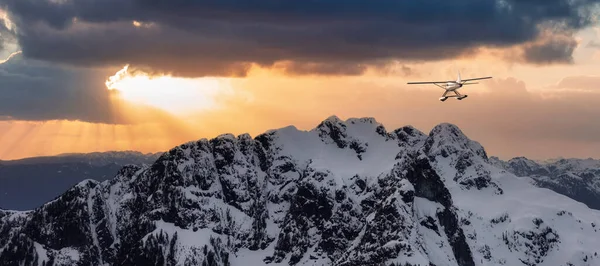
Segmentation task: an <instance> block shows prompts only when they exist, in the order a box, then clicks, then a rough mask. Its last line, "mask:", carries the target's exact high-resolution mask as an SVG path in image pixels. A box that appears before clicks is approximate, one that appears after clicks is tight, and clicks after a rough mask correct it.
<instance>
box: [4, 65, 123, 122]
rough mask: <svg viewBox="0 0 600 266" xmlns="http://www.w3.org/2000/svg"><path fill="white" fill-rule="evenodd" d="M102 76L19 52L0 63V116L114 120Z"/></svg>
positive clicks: (26, 118)
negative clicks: (29, 58) (30, 59)
mask: <svg viewBox="0 0 600 266" xmlns="http://www.w3.org/2000/svg"><path fill="white" fill-rule="evenodd" d="M100 78H101V76H98V75H96V74H95V73H93V72H92V71H89V70H85V69H84V70H81V69H80V70H77V69H70V68H61V67H57V66H53V65H49V64H48V63H43V62H32V61H29V60H22V58H21V55H17V56H15V57H13V58H12V59H11V60H10V61H8V62H7V63H5V64H0V88H2V89H1V90H2V93H0V116H1V117H3V118H4V119H9V120H12V119H22V120H51V119H71V120H85V121H93V122H111V115H110V108H109V101H108V93H107V90H106V88H103V87H101V86H103V85H104V83H103V80H102V79H100ZM96 84H97V85H96ZM0 119H2V118H0Z"/></svg>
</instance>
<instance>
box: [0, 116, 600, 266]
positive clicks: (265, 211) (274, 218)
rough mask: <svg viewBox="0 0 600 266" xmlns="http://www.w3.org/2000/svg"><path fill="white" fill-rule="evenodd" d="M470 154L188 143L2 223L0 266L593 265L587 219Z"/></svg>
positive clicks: (412, 136) (286, 133) (452, 131)
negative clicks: (108, 179)
mask: <svg viewBox="0 0 600 266" xmlns="http://www.w3.org/2000/svg"><path fill="white" fill-rule="evenodd" d="M477 145H478V143H476V142H474V141H471V140H469V139H468V138H467V137H466V136H464V134H462V132H461V131H460V130H459V129H458V128H457V127H456V126H453V125H450V124H442V125H438V126H437V127H436V128H434V130H432V132H431V133H430V134H429V135H425V134H423V133H422V132H421V131H418V130H416V129H415V128H413V127H410V126H406V127H402V128H399V129H397V130H394V131H392V132H387V131H386V130H385V128H383V126H382V125H381V124H379V123H377V122H376V121H375V120H374V119H371V118H362V119H348V120H346V121H341V120H340V119H339V118H337V117H330V118H328V119H326V120H324V121H323V122H322V123H320V124H319V125H318V126H317V127H316V128H315V129H313V130H310V131H301V130H297V129H296V128H293V127H287V128H284V129H281V130H273V131H269V132H267V133H265V134H261V135H258V136H257V137H256V138H254V139H252V138H250V137H249V136H248V135H240V136H237V137H235V136H233V135H231V134H224V135H221V136H219V137H216V138H214V139H210V140H206V139H204V140H199V141H193V142H188V143H185V144H182V145H180V146H178V147H175V148H173V149H171V150H169V151H168V152H166V153H164V154H163V155H162V156H161V157H160V158H158V159H157V160H156V162H154V163H153V164H152V165H151V166H143V167H137V166H126V167H124V168H123V169H122V170H121V171H120V172H119V174H118V175H117V176H116V177H115V178H114V179H112V180H110V181H105V182H102V183H94V182H89V181H86V182H83V183H82V184H79V185H78V186H75V187H73V188H72V189H71V190H69V191H68V192H67V193H65V194H64V195H62V196H61V197H59V198H57V199H56V200H55V201H52V202H49V203H47V204H46V205H44V206H42V207H41V208H39V209H36V210H34V211H33V212H30V213H21V214H17V213H13V212H8V211H2V212H0V265H27V266H29V265H38V264H42V265H43V264H44V263H45V264H46V265H105V264H108V265H215V266H216V265H219V266H221V265H222V266H225V265H228V266H229V265H232V266H236V265H298V266H299V265H340V266H341V265H347V266H350V265H386V266H387V265H394V266H395V265H402V266H406V265H408V266H416V265H451V266H455V265H456V266H471V265H520V263H524V264H526V265H538V264H541V263H544V262H545V263H548V262H552V263H554V262H556V264H559V265H565V264H568V263H571V264H573V265H585V264H584V263H592V264H593V263H596V264H597V263H598V261H599V260H598V257H597V256H595V255H594V254H593V252H592V251H593V248H595V247H597V246H598V245H600V241H599V240H598V239H600V237H599V236H600V233H596V231H595V230H596V224H597V223H596V222H597V221H598V220H599V218H600V214H598V213H596V212H590V210H589V209H587V208H583V207H582V206H581V204H579V205H577V204H575V203H573V202H571V201H568V199H565V198H564V197H555V196H553V194H551V193H552V192H550V191H547V190H540V189H537V188H535V187H533V186H530V185H528V184H527V183H525V182H523V181H522V180H521V179H518V178H517V177H515V176H514V175H502V176H499V175H498V173H497V172H494V167H492V166H491V165H490V164H489V163H488V162H487V161H486V159H487V157H486V156H485V152H483V153H482V151H483V148H482V147H481V146H480V145H479V146H477ZM503 189H506V190H507V191H509V192H510V194H509V193H508V192H507V193H502V191H503ZM507 194H508V195H507ZM540 198H547V199H549V200H550V201H560V204H550V205H546V206H544V208H540V207H539V206H540V204H543V202H544V201H540V200H538V199H540ZM515 202H517V203H518V204H515ZM490 206H492V207H490ZM565 208H568V211H569V214H568V215H567V212H566V211H564V209H565ZM563 211H564V212H563ZM523 213H525V214H526V215H523ZM16 217H21V218H19V219H17V218H16ZM538 219H539V220H538ZM542 221H543V222H542ZM578 221H579V222H578ZM598 223H600V222H598ZM564 225H567V226H564ZM566 236H569V237H566ZM577 241H580V242H577ZM5 247H10V248H5ZM572 247H574V248H572ZM584 259H585V262H584Z"/></svg>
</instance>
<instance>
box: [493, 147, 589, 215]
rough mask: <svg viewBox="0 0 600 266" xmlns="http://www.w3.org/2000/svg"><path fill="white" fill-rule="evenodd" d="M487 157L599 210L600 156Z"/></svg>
mask: <svg viewBox="0 0 600 266" xmlns="http://www.w3.org/2000/svg"><path fill="white" fill-rule="evenodd" d="M490 161H491V163H492V164H494V165H496V166H497V167H500V168H502V169H505V170H507V171H509V172H511V173H513V174H515V175H517V176H520V177H530V178H531V179H532V183H533V184H534V185H536V186H538V187H543V188H548V189H551V190H553V191H555V192H557V193H560V194H563V195H565V196H567V197H570V198H572V199H574V200H577V201H579V202H583V203H585V204H586V205H587V206H588V207H590V208H593V209H596V210H600V160H596V159H592V158H588V159H576V158H569V159H562V158H561V159H557V160H550V161H544V162H538V161H534V160H531V159H527V158H525V157H515V158H512V159H510V160H508V161H503V160H500V159H498V158H497V157H490Z"/></svg>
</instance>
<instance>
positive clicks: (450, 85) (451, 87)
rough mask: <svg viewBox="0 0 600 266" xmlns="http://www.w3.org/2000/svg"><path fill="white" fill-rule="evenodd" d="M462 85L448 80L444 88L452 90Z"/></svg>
mask: <svg viewBox="0 0 600 266" xmlns="http://www.w3.org/2000/svg"><path fill="white" fill-rule="evenodd" d="M462 86H463V85H462V84H460V83H456V82H448V83H446V86H445V89H446V90H447V91H454V90H457V89H459V88H461V87H462Z"/></svg>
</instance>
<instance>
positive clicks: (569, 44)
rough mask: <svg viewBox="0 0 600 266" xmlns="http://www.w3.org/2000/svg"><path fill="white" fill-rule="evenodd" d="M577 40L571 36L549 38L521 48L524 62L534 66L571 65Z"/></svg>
mask: <svg viewBox="0 0 600 266" xmlns="http://www.w3.org/2000/svg"><path fill="white" fill-rule="evenodd" d="M576 47H577V40H575V38H574V37H573V36H572V35H562V36H561V35H556V36H551V37H550V38H549V39H547V40H543V41H541V42H540V43H533V44H530V45H526V46H524V47H523V49H524V50H523V51H524V58H523V59H525V60H526V61H528V62H531V63H535V64H553V63H572V62H573V51H575V48H576Z"/></svg>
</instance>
